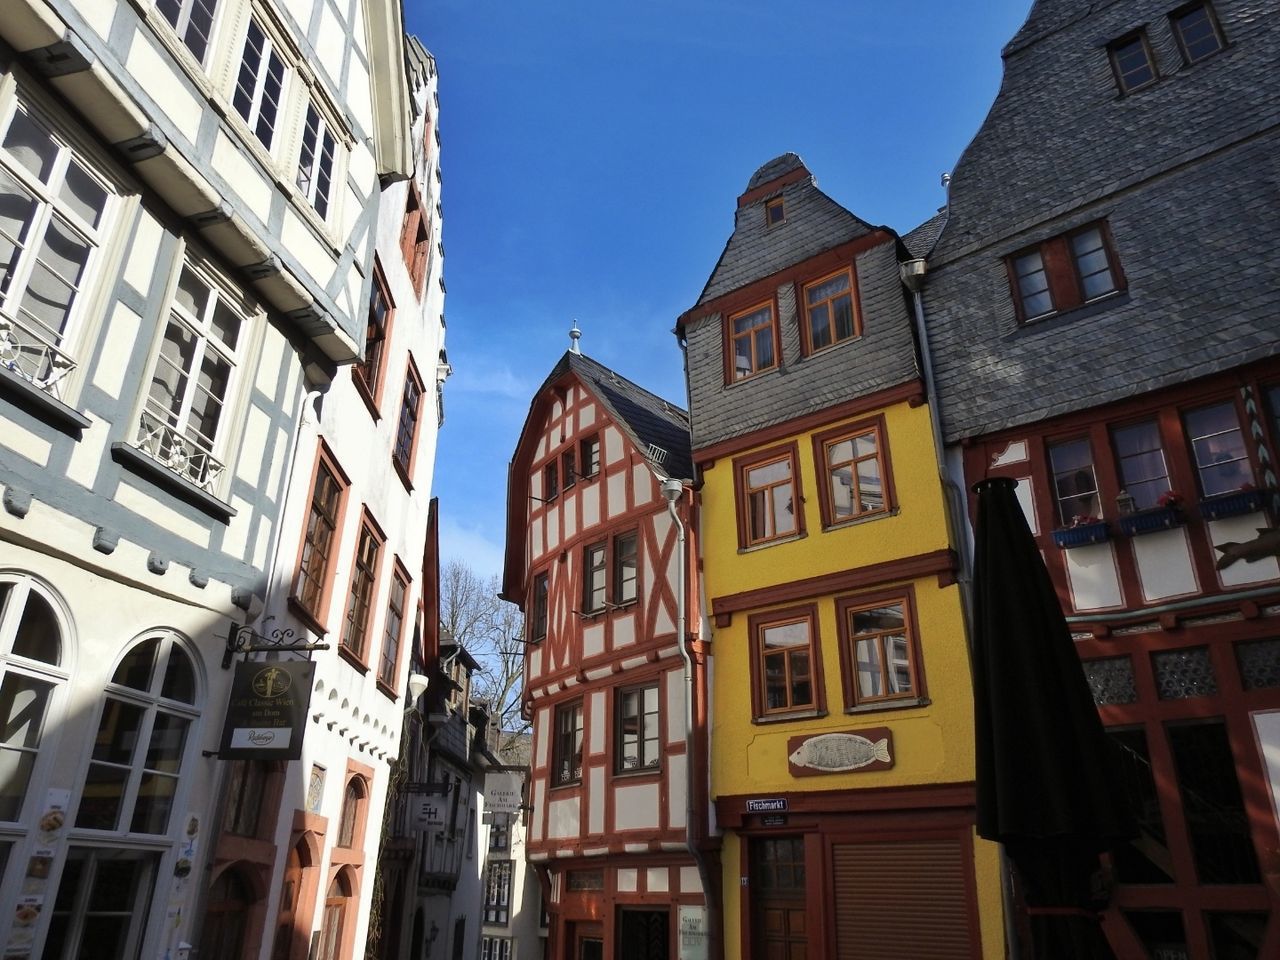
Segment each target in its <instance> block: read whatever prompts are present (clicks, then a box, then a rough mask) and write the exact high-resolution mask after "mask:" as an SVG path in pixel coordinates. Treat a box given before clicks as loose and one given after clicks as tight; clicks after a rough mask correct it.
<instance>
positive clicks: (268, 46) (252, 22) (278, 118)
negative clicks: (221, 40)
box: [231, 10, 294, 154]
mask: <svg viewBox="0 0 1280 960" xmlns="http://www.w3.org/2000/svg"><path fill="white" fill-rule="evenodd" d="M255 28H256V29H257V31H258V32H259V33H261V34H262V59H261V60H260V61H259V63H258V68H257V70H256V71H255V72H254V73H253V74H252V75H251V77H250V78H249V79H251V81H252V88H251V89H248V90H246V91H245V92H246V93H247V95H248V99H249V102H248V104H247V105H246V106H245V107H241V106H240V105H238V104H237V103H236V100H237V99H238V97H239V94H240V92H241V90H242V89H243V88H242V85H241V79H242V76H243V74H244V73H245V51H246V50H247V49H248V47H249V37H250V35H251V34H252V32H253V30H254V29H255ZM282 47H283V44H280V43H278V42H277V41H276V37H275V34H274V33H273V32H272V30H271V29H270V27H269V26H268V24H267V22H266V18H264V17H263V16H262V15H261V14H259V13H258V12H257V11H256V10H255V11H251V12H250V14H249V17H248V23H247V24H246V26H245V30H244V36H243V39H242V42H241V44H240V47H239V50H240V53H239V57H238V59H237V61H236V62H235V64H234V69H233V70H232V74H233V77H232V82H231V109H232V110H233V111H234V112H235V114H236V116H238V117H239V118H240V119H241V120H243V121H244V123H245V125H246V126H247V127H248V128H249V133H250V135H251V136H252V138H253V139H254V140H255V141H257V142H258V144H259V145H260V146H261V147H262V148H263V149H264V150H266V151H267V153H268V154H270V153H273V152H274V148H275V146H276V144H277V142H278V139H279V137H280V130H281V128H282V127H285V126H286V125H287V123H288V122H289V120H290V119H291V118H290V116H289V113H290V110H291V106H290V103H289V86H290V78H291V76H292V75H293V73H294V67H293V64H292V62H291V60H290V58H289V57H288V56H286V55H285V52H284V51H283V50H282ZM273 58H274V59H275V60H278V61H279V63H280V93H279V98H278V99H277V101H276V115H275V118H274V119H273V120H272V121H271V124H270V129H271V136H270V137H269V138H268V139H266V140H263V139H262V135H261V134H260V133H259V130H258V124H259V123H260V122H261V119H262V104H263V100H264V96H265V90H266V81H267V75H268V74H269V73H270V64H271V62H272V59H273ZM264 65H265V69H264ZM245 111H247V113H246V112H245Z"/></svg>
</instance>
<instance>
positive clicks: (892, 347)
mask: <svg viewBox="0 0 1280 960" xmlns="http://www.w3.org/2000/svg"><path fill="white" fill-rule="evenodd" d="M792 158H794V159H792ZM797 170H804V167H803V164H802V162H801V161H800V158H799V157H797V156H796V155H795V154H785V155H784V156H782V157H779V158H777V159H775V160H771V161H769V163H766V164H765V165H764V166H762V167H761V168H760V170H759V171H757V173H756V174H755V176H753V177H752V178H751V181H750V183H749V184H748V187H747V192H748V194H750V193H751V192H752V191H753V190H756V191H759V192H760V195H759V196H758V197H756V198H755V199H754V200H752V201H751V202H749V203H746V204H744V205H743V206H741V207H739V209H738V211H737V215H736V226H735V229H734V232H733V235H732V236H731V237H730V238H729V242H728V243H727V244H726V246H725V249H724V253H722V254H721V257H720V261H719V262H718V263H717V264H716V267H715V270H714V271H713V273H712V275H711V279H710V280H709V281H708V282H707V285H706V288H705V289H704V290H703V292H702V295H701V296H700V297H699V298H698V304H697V306H695V307H694V308H693V309H692V310H690V311H689V312H688V313H686V314H685V315H684V316H683V317H682V318H681V319H680V322H679V326H678V333H679V334H680V335H682V336H683V337H684V338H685V341H686V348H685V376H686V380H687V383H688V386H689V403H690V423H691V427H692V432H693V447H694V449H695V450H701V449H705V448H707V447H709V446H712V445H713V444H717V443H721V442H723V441H726V440H732V439H733V438H736V437H743V436H747V435H749V434H752V433H755V432H756V431H758V430H761V429H763V428H766V427H770V426H773V425H776V424H781V423H785V422H787V421H789V420H794V419H797V418H799V417H804V416H807V415H809V414H813V413H816V412H818V411H821V410H824V409H826V408H828V407H832V406H835V405H837V404H841V403H845V402H847V401H850V400H854V399H856V398H858V397H861V396H866V395H868V394H871V393H875V392H877V391H880V390H884V389H888V388H890V387H896V386H899V385H901V384H904V383H907V382H910V381H912V380H915V379H916V378H918V377H919V373H920V372H919V367H918V365H917V362H916V349H915V339H914V336H913V333H912V329H911V320H910V315H909V313H908V310H907V302H906V299H905V296H904V291H903V287H902V283H901V280H900V279H899V274H898V255H897V238H896V235H895V234H894V233H893V232H892V231H890V230H888V229H887V228H885V227H873V226H871V225H870V224H868V223H867V222H866V221H864V220H861V219H860V218H858V217H857V216H855V215H854V214H852V213H850V212H849V211H848V210H846V209H845V208H844V207H842V206H840V205H839V204H838V203H836V202H835V201H834V200H832V199H831V198H830V197H828V196H827V195H826V194H824V193H823V192H822V191H821V190H819V189H818V187H817V185H816V183H815V182H814V179H813V177H812V176H805V177H802V178H801V179H799V180H797V181H795V182H791V183H787V184H785V185H784V186H782V187H781V188H780V190H779V191H778V192H772V191H769V190H768V184H769V183H770V182H771V181H777V180H778V179H779V178H786V177H787V176H788V174H794V172H795V171H797ZM804 172H805V173H807V172H808V171H807V170H804ZM778 195H780V196H782V197H783V199H784V202H785V204H786V222H785V223H782V224H778V225H775V226H773V227H768V226H766V225H765V219H764V216H765V215H764V206H765V204H766V203H767V202H768V201H769V200H770V199H771V198H772V197H774V196H778ZM881 238H882V239H881ZM862 240H865V241H866V242H867V245H866V248H865V249H862V250H861V251H860V252H858V253H857V254H856V255H851V262H853V264H854V269H855V274H856V283H857V288H858V289H857V294H858V303H859V309H860V311H861V317H862V324H863V329H862V335H861V336H859V337H857V338H854V339H852V340H846V341H844V342H842V343H839V344H836V345H835V346H834V347H831V348H828V349H826V350H822V351H819V352H817V353H815V354H812V355H810V356H803V355H802V349H801V329H800V324H801V322H802V321H801V317H800V313H799V305H798V304H797V302H796V284H795V282H793V279H792V278H790V277H784V278H782V279H779V280H778V282H777V283H776V284H769V285H768V286H767V289H764V290H762V292H761V299H762V300H763V299H765V298H768V297H772V298H774V300H775V302H776V304H777V308H778V323H779V330H780V333H781V340H782V352H781V358H780V360H781V362H780V363H779V365H778V367H776V368H775V369H773V370H769V371H766V372H764V373H761V374H758V375H756V376H754V377H751V378H749V379H746V380H742V381H739V382H736V383H731V384H726V383H725V381H724V333H723V327H722V324H723V323H724V322H726V318H725V316H724V313H723V311H721V310H718V309H717V305H716V304H713V303H712V301H714V300H716V299H717V298H719V297H722V296H725V295H726V294H731V293H734V292H735V291H737V290H741V289H742V288H743V287H746V286H748V285H750V284H753V283H757V282H759V281H762V280H767V279H768V278H770V277H773V276H774V275H775V274H780V273H781V272H782V271H787V270H789V269H790V268H793V267H796V266H797V265H800V264H804V263H805V261H808V260H810V259H811V258H814V257H817V256H819V255H821V254H825V253H827V252H828V251H831V250H834V249H835V248H837V247H841V246H842V245H845V244H849V243H851V242H854V241H862ZM847 262H848V261H846V263H847ZM832 269H834V268H832ZM822 272H823V271H819V272H818V273H815V274H814V275H813V276H812V277H804V279H805V280H810V279H817V278H818V276H820V275H821V273H822ZM704 306H706V307H707V309H705V310H703V309H701V308H703V307H704Z"/></svg>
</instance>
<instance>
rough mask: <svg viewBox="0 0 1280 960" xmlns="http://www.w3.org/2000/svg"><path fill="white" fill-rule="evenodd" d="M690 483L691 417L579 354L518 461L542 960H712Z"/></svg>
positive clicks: (510, 552)
mask: <svg viewBox="0 0 1280 960" xmlns="http://www.w3.org/2000/svg"><path fill="white" fill-rule="evenodd" d="M691 473H692V471H691V466H690V462H689V451H688V421H687V418H686V416H685V414H684V411H683V410H680V409H678V408H676V407H675V406H673V405H671V404H668V403H666V402H665V401H663V400H662V399H661V398H659V397H656V396H654V395H653V394H650V393H648V392H647V391H644V390H642V389H641V388H639V387H637V386H636V385H635V384H632V383H630V382H629V381H627V380H625V379H623V378H622V377H620V376H618V375H617V374H615V373H614V372H613V371H611V370H608V369H607V368H605V367H603V366H601V365H600V364H598V363H596V362H595V361H594V360H591V359H589V358H587V357H584V356H582V355H581V354H580V353H578V352H577V350H576V343H575V349H574V350H572V351H570V352H568V353H566V354H565V356H564V357H563V358H562V359H561V361H560V362H559V363H558V364H557V366H556V367H555V369H554V370H553V371H552V373H551V375H550V377H549V378H548V379H547V381H546V382H545V383H544V384H543V386H542V387H541V388H540V389H539V391H538V392H537V394H536V395H535V396H534V398H533V402H532V405H531V409H530V413H529V417H528V420H527V421H526V423H525V427H524V430H523V432H522V434H521V437H520V441H519V443H518V445H517V447H516V450H515V454H514V457H513V459H512V463H511V471H510V480H509V488H508V533H507V554H506V566H505V573H504V581H503V590H504V597H505V598H506V599H508V600H510V601H512V602H514V603H517V604H518V605H520V606H521V607H522V608H523V610H524V612H525V618H526V621H525V622H526V626H525V678H524V679H525V687H524V690H525V692H524V697H525V709H526V711H527V712H528V715H529V716H530V717H531V718H532V720H533V746H532V757H531V761H530V765H531V779H530V787H529V803H530V806H531V810H530V812H529V821H528V842H527V850H528V857H529V860H530V862H531V863H532V864H533V866H534V868H535V869H536V871H537V874H538V877H539V882H540V883H541V885H542V887H543V898H544V903H545V905H546V909H547V913H548V916H549V927H548V953H547V956H548V958H557V960H566V958H574V960H577V958H578V957H602V958H606V960H611V958H618V960H623V958H626V960H631V958H635V960H666V958H675V957H677V956H679V955H680V950H681V948H680V943H681V938H682V937H685V938H689V937H699V936H701V937H703V938H704V943H705V944H706V946H707V948H708V953H707V954H706V955H707V956H709V957H717V956H718V955H719V954H718V952H717V949H718V948H717V945H716V943H715V940H714V938H712V937H711V935H710V926H711V924H710V917H711V915H712V914H713V911H714V899H715V898H714V892H712V896H711V897H708V895H707V889H708V887H709V886H710V884H709V883H708V878H710V877H714V876H716V875H717V873H718V868H717V864H716V863H715V862H714V859H715V854H714V851H713V850H711V849H709V842H708V833H709V830H708V807H707V778H706V773H705V771H706V763H707V759H706V758H707V722H706V721H707V694H706V690H707V681H706V676H707V670H708V666H709V664H708V659H709V658H708V651H707V648H706V646H705V644H704V643H702V641H701V639H700V637H699V635H698V633H699V631H698V629H697V627H696V624H698V623H699V622H700V616H699V613H698V609H697V598H698V590H697V574H696V570H697V567H696V564H695V562H694V558H695V557H696V555H697V553H696V544H695V537H696V531H697V516H696V509H695V506H694V498H693V494H692V490H691V482H690V479H689V478H690V476H691ZM664 487H665V490H666V495H664ZM668 498H670V499H668ZM673 513H674V516H673ZM682 598H683V599H682ZM682 617H683V622H684V623H685V624H692V625H695V626H693V627H691V628H685V629H683V630H682V629H681V627H680V623H681V618H682ZM682 633H683V634H684V639H685V642H686V643H687V646H686V649H685V651H684V652H683V653H682V651H681V649H680V646H679V643H680V640H681V634H682ZM687 695H689V696H690V701H689V702H686V696H687ZM686 708H688V713H686ZM690 725H691V727H692V736H689V735H688V731H687V727H688V726H690Z"/></svg>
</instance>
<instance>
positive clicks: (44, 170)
mask: <svg viewBox="0 0 1280 960" xmlns="http://www.w3.org/2000/svg"><path fill="white" fill-rule="evenodd" d="M4 149H5V150H6V151H8V153H9V155H10V156H11V157H13V159H14V160H16V161H18V163H20V164H22V166H24V167H25V168H26V169H27V170H28V171H29V172H30V173H31V174H32V175H33V176H34V177H35V178H36V179H37V180H40V181H41V182H44V183H48V182H49V177H50V175H51V174H52V172H53V164H54V161H56V160H57V158H58V144H57V143H56V142H54V139H53V137H52V136H50V134H49V131H48V130H46V129H45V128H44V126H43V125H42V124H39V123H37V122H36V121H35V120H34V119H33V118H32V117H31V116H30V115H29V114H28V113H27V112H26V111H25V110H23V109H21V108H19V109H17V110H15V111H14V112H13V120H12V121H11V122H10V123H9V129H8V131H7V132H6V133H5V136H4Z"/></svg>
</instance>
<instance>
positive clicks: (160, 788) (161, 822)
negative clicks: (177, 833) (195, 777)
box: [129, 773, 178, 833]
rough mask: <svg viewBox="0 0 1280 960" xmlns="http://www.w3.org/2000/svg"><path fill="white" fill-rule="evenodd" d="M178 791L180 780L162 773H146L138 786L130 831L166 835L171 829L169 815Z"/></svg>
mask: <svg viewBox="0 0 1280 960" xmlns="http://www.w3.org/2000/svg"><path fill="white" fill-rule="evenodd" d="M177 789H178V778H177V777H171V776H166V775H165V774H161V773H144V774H143V775H142V782H141V783H140V784H139V785H138V797H137V799H136V800H135V801H134V807H133V820H132V821H131V822H130V825H129V829H130V830H132V831H133V832H134V833H164V832H165V831H166V830H168V829H169V814H170V812H171V811H172V810H173V796H174V794H175V793H176V792H177Z"/></svg>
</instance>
